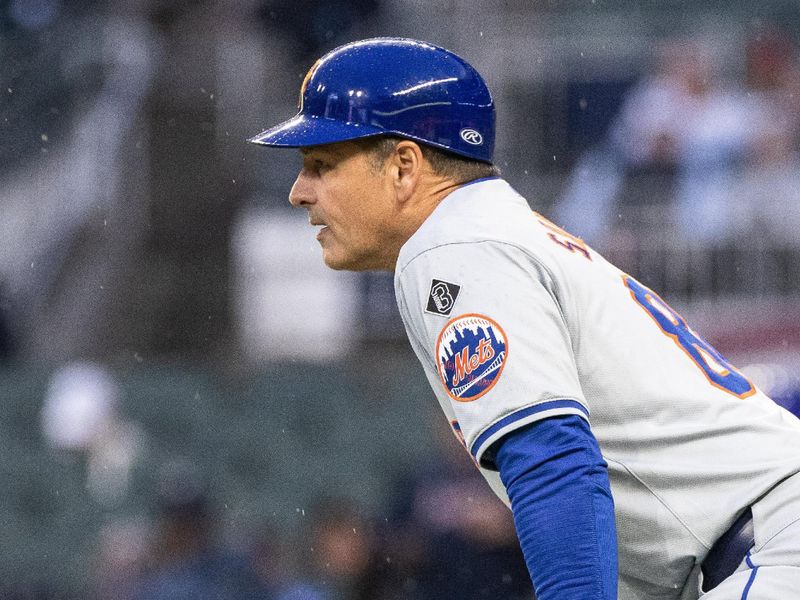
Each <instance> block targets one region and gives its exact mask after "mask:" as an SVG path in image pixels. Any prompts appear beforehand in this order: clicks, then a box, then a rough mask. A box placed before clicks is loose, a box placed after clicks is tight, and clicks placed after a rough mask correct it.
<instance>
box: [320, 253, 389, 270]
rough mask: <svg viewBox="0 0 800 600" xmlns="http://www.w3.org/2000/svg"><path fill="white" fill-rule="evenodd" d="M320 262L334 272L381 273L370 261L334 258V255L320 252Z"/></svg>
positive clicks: (377, 266) (379, 267)
mask: <svg viewBox="0 0 800 600" xmlns="http://www.w3.org/2000/svg"><path fill="white" fill-rule="evenodd" d="M322 260H323V261H324V262H325V265H326V266H327V267H328V268H330V269H333V270H334V271H382V270H385V269H383V268H382V267H381V266H380V265H378V264H373V262H372V261H369V260H364V259H357V258H353V257H343V256H336V255H335V254H332V253H329V252H326V251H325V250H324V249H323V251H322Z"/></svg>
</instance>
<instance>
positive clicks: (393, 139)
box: [356, 135, 500, 183]
mask: <svg viewBox="0 0 800 600" xmlns="http://www.w3.org/2000/svg"><path fill="white" fill-rule="evenodd" d="M403 139H406V138H401V137H398V136H392V135H379V136H372V137H367V138H361V139H360V140H356V142H357V143H358V144H359V145H360V146H361V149H362V150H364V151H366V152H368V153H370V154H372V157H373V159H374V164H375V168H376V169H377V168H380V167H382V166H383V163H384V162H386V159H387V158H389V155H390V154H391V153H392V152H393V151H394V148H395V146H396V145H397V143H398V142H399V141H401V140H403ZM412 141H414V142H417V140H412ZM417 143H418V144H419V148H420V150H422V156H424V157H425V160H427V161H428V162H429V163H430V165H431V168H432V169H433V172H434V173H436V174H437V175H442V176H445V177H448V178H450V179H452V180H453V181H455V182H456V183H467V182H469V181H473V180H475V179H482V178H484V177H499V176H500V169H499V168H498V167H497V166H495V165H493V164H491V163H487V162H483V161H480V160H475V159H474V158H467V157H466V156H461V155H459V154H455V153H454V152H448V151H447V150H444V149H442V148H437V147H436V146H431V145H429V144H426V143H424V142H417Z"/></svg>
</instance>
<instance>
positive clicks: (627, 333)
mask: <svg viewBox="0 0 800 600" xmlns="http://www.w3.org/2000/svg"><path fill="white" fill-rule="evenodd" d="M395 289H396V295H397V302H398V305H399V308H400V313H401V315H402V318H403V321H404V323H405V326H406V330H407V332H408V337H409V340H410V342H411V345H412V347H413V348H414V351H415V352H416V354H417V356H418V358H419V360H420V361H421V363H422V365H423V367H424V370H425V373H426V375H427V377H428V379H429V381H430V383H431V386H432V387H433V390H434V392H435V394H436V396H437V398H438V400H439V403H440V404H441V407H442V410H443V411H444V413H445V415H446V416H447V418H448V419H449V420H450V422H451V424H452V425H453V427H454V429H455V430H456V433H457V434H458V435H459V436H460V437H461V438H462V440H463V442H464V444H465V445H466V447H467V448H468V450H469V451H470V452H471V454H472V455H473V457H474V458H475V460H476V462H478V463H479V465H480V467H481V472H482V473H483V475H484V476H485V477H486V479H487V480H488V482H489V484H490V485H491V486H492V488H493V489H494V491H495V492H496V493H497V495H498V496H500V498H501V499H503V500H504V501H505V502H506V503H507V502H508V498H507V496H506V494H505V490H504V488H503V486H502V483H501V482H500V479H499V476H498V474H497V473H496V472H495V471H493V470H492V467H493V465H492V461H491V456H490V455H489V454H488V453H487V452H486V451H487V449H489V448H490V447H491V445H492V443H493V442H494V441H496V440H498V439H500V438H501V437H502V436H503V435H504V434H506V433H508V432H509V431H512V430H514V429H515V428H518V427H520V426H522V425H525V424H527V423H532V422H534V421H537V420H539V419H544V418H547V417H551V416H555V415H564V414H575V415H580V416H581V417H583V418H585V419H587V420H588V421H589V423H590V424H591V428H592V431H593V433H594V435H595V437H596V438H597V440H598V442H599V445H600V449H601V451H602V453H603V457H604V458H605V460H606V461H607V462H608V465H609V475H610V481H611V488H612V493H613V496H614V501H615V506H616V508H615V510H616V519H617V534H618V544H619V568H620V595H621V597H631V598H638V597H647V598H659V597H664V598H666V597H674V594H675V592H676V590H680V589H683V588H684V587H685V586H686V585H687V579H688V578H689V577H690V576H691V574H692V573H696V564H697V563H698V562H699V561H700V560H702V558H703V557H704V556H705V554H706V553H707V550H708V549H709V548H710V546H711V545H712V544H713V543H714V541H715V540H716V539H717V538H718V537H719V535H720V534H721V533H722V532H724V531H725V530H726V529H727V528H728V527H729V526H730V524H731V523H732V521H733V520H734V519H735V518H736V516H737V515H738V514H739V513H740V512H741V511H742V510H743V509H744V508H745V507H747V506H750V505H751V504H753V503H754V502H756V501H757V500H758V499H759V498H761V497H762V496H763V495H764V494H765V493H766V492H767V491H769V490H770V489H771V488H773V487H774V486H775V485H776V484H777V483H778V482H780V481H782V480H784V479H786V478H787V477H789V476H791V475H792V474H794V473H797V472H800V421H798V419H796V418H795V417H794V416H793V415H791V414H790V413H788V412H787V411H785V410H784V409H782V408H780V407H779V406H777V405H776V404H775V403H774V402H772V401H771V400H770V399H769V398H768V397H767V396H766V395H764V394H763V393H762V392H761V391H760V390H759V389H758V388H756V387H755V386H754V385H753V384H752V383H751V382H750V381H749V380H748V379H747V378H746V377H745V376H744V375H743V374H742V373H740V372H738V371H737V370H736V369H735V368H734V367H733V366H732V365H731V364H729V363H728V362H727V361H726V360H725V359H724V357H722V356H721V355H720V354H719V353H718V352H717V351H716V350H715V349H714V348H713V347H712V346H710V345H709V344H708V343H707V342H706V341H704V340H703V339H702V338H701V337H700V336H699V335H698V334H697V333H696V332H694V331H693V330H692V329H691V328H690V327H689V325H688V324H687V323H686V322H685V321H684V319H683V318H682V317H681V316H680V315H679V314H678V313H677V312H676V311H675V310H673V309H672V308H671V307H670V306H669V305H668V304H667V303H666V302H664V301H663V300H662V299H661V298H659V296H658V295H657V294H656V293H655V292H653V291H651V290H650V289H648V288H647V287H645V286H644V285H643V284H641V283H640V282H638V281H636V280H635V279H633V278H631V277H629V276H627V275H626V274H625V273H623V272H621V271H620V270H619V269H617V268H616V267H614V266H613V265H611V264H610V263H608V262H607V261H606V260H604V259H603V258H602V257H601V256H600V255H598V254H597V253H596V252H594V250H592V249H591V248H589V247H588V246H586V245H585V244H584V243H583V242H582V241H581V240H580V239H578V238H575V237H573V236H571V235H570V234H568V233H567V232H565V231H563V230H562V229H560V228H558V227H557V226H556V225H554V224H553V223H551V222H549V221H548V220H547V219H545V218H544V217H542V216H540V215H538V214H536V213H535V212H532V211H531V209H530V208H529V206H528V204H527V202H526V201H525V199H524V198H522V197H521V196H520V195H518V194H517V193H516V192H515V191H514V190H513V189H512V188H511V187H510V186H509V185H508V183H506V182H505V181H504V180H502V179H497V178H492V179H487V180H479V181H477V182H473V183H471V184H469V185H466V186H463V187H461V188H459V189H458V190H456V191H455V192H453V193H451V194H450V195H449V196H447V197H446V198H445V199H444V200H443V201H442V202H441V204H440V205H439V206H438V207H437V208H436V210H435V211H434V212H433V214H432V215H431V216H430V217H429V218H428V219H427V220H426V221H425V223H424V224H423V225H422V226H421V227H420V229H419V230H418V231H417V232H416V233H415V234H414V235H413V236H412V237H411V239H409V240H408V242H407V243H406V244H405V245H404V246H403V248H402V250H401V252H400V257H399V260H398V263H397V268H396V272H395ZM626 589H629V590H631V591H630V593H626V591H625V590H626ZM670 594H672V595H670Z"/></svg>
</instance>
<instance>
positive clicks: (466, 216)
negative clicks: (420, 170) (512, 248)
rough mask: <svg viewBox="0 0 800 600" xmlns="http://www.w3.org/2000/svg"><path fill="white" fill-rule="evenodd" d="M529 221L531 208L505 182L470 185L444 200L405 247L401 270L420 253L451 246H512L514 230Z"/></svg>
mask: <svg viewBox="0 0 800 600" xmlns="http://www.w3.org/2000/svg"><path fill="white" fill-rule="evenodd" d="M526 220H531V221H532V220H533V213H532V211H531V210H530V207H529V206H528V204H527V202H526V200H525V199H524V198H523V197H522V196H521V195H519V194H518V193H517V192H516V191H515V190H514V189H513V188H512V187H511V186H510V185H509V184H508V183H507V182H506V181H505V180H503V179H500V178H490V179H483V180H477V181H475V182H470V183H468V184H466V185H464V186H462V187H460V188H458V189H457V190H455V191H454V192H453V193H451V194H450V195H449V196H447V197H446V198H445V199H444V200H442V202H441V203H440V204H439V206H437V208H436V210H434V211H433V213H432V214H431V215H430V216H429V217H428V219H426V221H425V222H424V223H423V224H422V226H421V227H420V228H419V229H418V230H417V231H416V232H415V233H414V235H413V236H411V238H410V239H409V240H408V241H407V242H406V243H405V244H404V245H403V248H402V249H401V251H400V256H399V260H398V265H397V267H398V271H400V270H403V269H404V268H406V267H407V266H408V264H409V263H411V262H412V261H413V260H414V259H415V258H416V257H418V256H419V255H420V254H423V253H425V252H428V251H430V250H434V249H437V248H443V247H451V246H452V248H451V249H452V250H453V251H454V252H457V251H458V247H459V246H462V245H464V244H475V243H486V242H496V243H501V244H502V243H508V244H513V243H514V241H515V235H514V230H515V229H519V227H520V225H521V224H522V223H523V222H524V221H526ZM516 237H517V238H519V237H520V236H516Z"/></svg>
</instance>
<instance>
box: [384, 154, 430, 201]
mask: <svg viewBox="0 0 800 600" xmlns="http://www.w3.org/2000/svg"><path fill="white" fill-rule="evenodd" d="M424 161H425V159H424V157H423V156H422V150H421V149H420V147H419V144H417V143H416V142H413V141H411V140H401V141H399V142H398V143H397V145H396V146H395V149H394V153H393V155H392V162H393V164H392V166H393V167H394V168H393V169H392V172H393V175H394V181H393V183H394V186H395V191H396V192H397V197H398V200H400V201H401V202H406V201H407V200H408V199H409V198H410V197H411V196H412V195H413V194H414V191H415V190H416V189H417V186H418V185H419V181H420V177H421V176H422V167H423V164H424Z"/></svg>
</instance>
